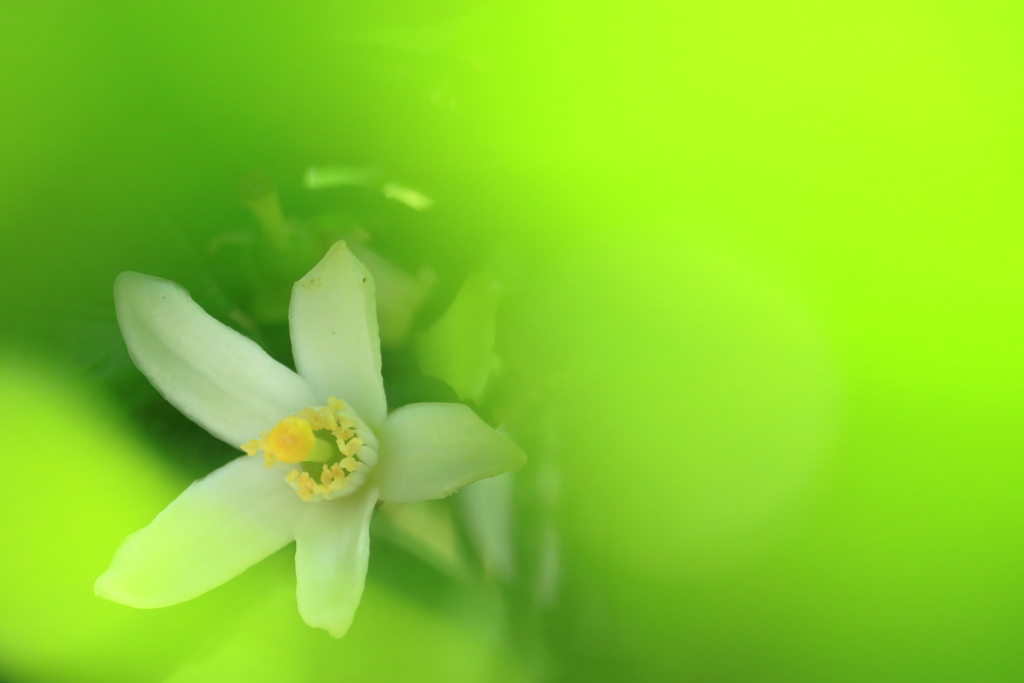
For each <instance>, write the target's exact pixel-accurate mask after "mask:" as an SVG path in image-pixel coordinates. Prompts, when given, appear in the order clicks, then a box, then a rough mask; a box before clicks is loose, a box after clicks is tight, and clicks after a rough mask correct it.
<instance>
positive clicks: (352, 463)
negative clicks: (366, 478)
mask: <svg viewBox="0 0 1024 683" xmlns="http://www.w3.org/2000/svg"><path fill="white" fill-rule="evenodd" d="M338 465H339V466H340V467H342V468H344V469H345V470H347V471H349V472H355V471H356V470H357V469H359V461H358V460H356V459H355V458H353V457H351V456H349V457H347V458H345V459H344V460H342V461H341V462H340V463H338Z"/></svg>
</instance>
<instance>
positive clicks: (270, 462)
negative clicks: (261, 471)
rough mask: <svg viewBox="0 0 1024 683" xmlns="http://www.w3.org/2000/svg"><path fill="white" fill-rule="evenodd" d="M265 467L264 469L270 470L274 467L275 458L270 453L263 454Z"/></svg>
mask: <svg viewBox="0 0 1024 683" xmlns="http://www.w3.org/2000/svg"><path fill="white" fill-rule="evenodd" d="M263 466H264V467H268V468H269V467H273V466H274V456H272V455H271V454H270V453H266V452H264V453H263Z"/></svg>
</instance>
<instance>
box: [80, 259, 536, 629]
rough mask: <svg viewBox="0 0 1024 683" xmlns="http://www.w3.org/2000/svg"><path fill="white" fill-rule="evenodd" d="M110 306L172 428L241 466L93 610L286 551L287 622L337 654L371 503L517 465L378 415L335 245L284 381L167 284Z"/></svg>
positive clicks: (150, 544) (488, 432)
mask: <svg viewBox="0 0 1024 683" xmlns="http://www.w3.org/2000/svg"><path fill="white" fill-rule="evenodd" d="M114 296H115V301H116V305H117V317H118V322H119V323H120V325H121V331H122V333H123V334H124V338H125V342H126V343H127V345H128V350H129V352H130V353H131V356H132V359H133V360H134V361H135V364H136V365H137V366H138V367H139V369H140V370H142V372H143V373H144V374H145V375H146V376H147V377H148V378H149V379H150V381H151V382H152V383H153V385H154V386H156V388H157V389H158V390H159V391H160V392H161V393H162V394H163V395H164V396H165V397H166V398H167V400H168V401H170V402H171V403H172V404H174V405H175V406H176V407H177V408H178V409H179V410H181V411H182V412H183V413H184V414H185V415H187V416H188V417H189V418H191V419H192V420H194V421H195V422H196V423H198V424H199V425H201V426H203V427H204V428H205V429H207V430H208V431H209V432H210V433H211V434H213V435H214V436H216V437H218V438H220V439H222V440H224V441H226V442H227V443H229V444H231V445H232V446H236V447H237V446H239V445H240V444H241V445H242V446H241V447H242V448H243V450H246V451H247V452H248V453H249V454H250V455H249V456H241V457H239V458H237V459H235V460H233V461H232V462H230V463H228V464H227V465H225V466H224V467H221V468H220V469H219V470H217V471H215V472H213V473H212V474H210V475H209V476H207V477H205V478H204V479H201V480H199V481H197V482H195V483H193V484H192V485H191V486H190V487H189V488H188V489H186V490H185V492H184V493H182V494H181V495H180V496H179V497H178V498H177V499H176V500H175V501H174V502H172V503H171V504H170V505H168V506H167V508H166V509H165V510H164V511H163V512H161V513H160V514H159V515H157V517H156V519H154V520H153V521H152V522H151V523H150V524H149V526H147V527H146V528H144V529H142V530H141V531H138V532H136V533H134V534H132V535H131V536H129V537H128V538H127V539H126V540H125V541H124V543H122V544H121V547H120V548H119V549H118V550H117V553H116V554H115V555H114V559H113V561H112V563H111V566H110V568H109V569H108V570H107V571H106V573H104V574H103V575H102V576H100V577H99V579H97V580H96V587H95V589H96V594H97V595H99V596H100V597H103V598H107V599H108V600H113V601H115V602H119V603H123V604H125V605H130V606H133V607H140V608H152V607H164V606H167V605H173V604H176V603H179V602H182V601H185V600H189V599H191V598H194V597H196V596H198V595H201V594H203V593H205V592H206V591H208V590H210V589H212V588H215V587H216V586H219V585H220V584H222V583H224V582H225V581H227V580H229V579H231V578H232V577H234V576H236V575H238V574H239V573H241V572H242V571H243V570H244V569H246V568H247V567H249V566H250V565H252V564H254V563H256V562H258V561H260V560H261V559H263V558H264V557H266V556H268V555H270V554H271V553H273V552H274V551H276V550H278V549H279V548H281V547H282V546H284V545H286V544H287V543H289V542H291V541H292V540H295V542H296V549H295V573H296V577H297V591H296V593H297V597H298V606H299V612H300V614H301V615H302V618H303V619H304V620H305V621H306V623H307V624H309V625H310V626H316V627H320V628H324V629H327V630H328V631H329V632H330V633H331V635H333V636H335V637H339V638H340V637H341V636H343V635H344V634H345V632H346V631H347V630H348V627H349V624H351V622H352V616H353V614H354V612H355V609H356V607H357V606H358V604H359V599H360V596H361V595H362V591H363V582H364V579H365V576H366V564H367V560H368V558H369V523H370V517H371V515H372V513H373V509H374V506H375V504H376V503H377V501H378V500H380V501H389V502H395V503H405V502H413V501H421V500H428V499H433V498H443V497H445V496H447V495H449V494H451V493H452V492H454V491H455V490H457V489H459V488H460V487H462V486H465V485H466V484H469V483H471V482H474V481H477V480H478V479H482V478H485V477H492V476H494V475H497V474H501V473H502V472H507V471H510V470H513V469H516V468H518V467H520V466H521V465H522V464H523V463H524V462H525V459H526V456H525V455H524V454H523V453H522V451H521V450H520V449H519V448H518V447H516V446H515V445H514V444H513V443H512V442H511V441H509V440H508V439H506V438H505V437H504V436H502V435H500V434H498V432H496V431H494V430H493V429H491V428H490V427H489V426H487V425H486V424H485V423H484V422H483V421H482V420H481V419H480V418H479V417H477V416H476V415H475V414H474V413H473V411H471V410H470V409H469V408H467V407H466V406H463V405H459V404H452V403H418V404H412V405H407V406H404V407H402V408H399V409H398V410H395V411H394V412H392V413H391V414H390V415H389V414H388V413H387V404H386V402H385V398H384V386H383V383H382V380H381V374H380V364H381V361H380V345H379V340H378V330H377V319H376V312H375V308H374V286H373V280H372V278H371V277H370V275H369V273H368V272H367V270H366V268H365V267H364V266H363V264H362V263H360V262H359V261H358V260H357V259H356V258H355V257H354V256H353V255H352V253H351V252H350V251H349V250H348V248H347V247H346V246H345V243H344V242H339V243H337V244H336V245H334V247H332V248H331V250H330V251H329V252H328V253H327V255H326V256H325V257H324V258H323V260H322V261H321V262H320V263H319V264H318V265H317V266H316V267H315V268H313V270H312V271H310V272H309V274H308V275H306V277H304V278H303V279H302V280H300V281H299V282H297V283H296V284H295V287H294V288H293V290H292V300H291V307H290V310H289V321H290V325H291V339H292V350H293V353H294V356H295V366H296V368H298V372H297V373H296V372H292V371H291V370H290V369H288V368H287V367H285V366H284V365H281V364H280V363H278V362H277V361H275V360H274V359H272V358H271V357H270V356H268V355H267V354H266V353H265V352H264V351H263V350H262V349H261V348H260V347H259V346H258V345H257V344H256V343H255V342H253V341H252V340H250V339H248V338H246V337H244V336H242V335H241V334H239V333H237V332H235V331H234V330H232V329H230V328H228V327H226V326H225V325H222V324H221V323H219V322H217V321H216V320H214V319H213V318H211V317H210V316H208V315H207V314H206V313H205V312H204V311H203V310H202V309H201V308H200V307H199V306H198V305H197V304H195V303H194V302H193V301H192V299H191V298H190V297H189V295H188V293H187V292H186V291H185V290H184V289H182V288H181V287H180V286H178V285H177V284H175V283H173V282H169V281H167V280H161V279H159V278H154V277H150V276H147V275H140V274H139V273H130V272H129V273H122V274H121V275H120V276H119V277H118V279H117V283H116V284H115V287H114ZM259 451H263V455H264V457H263V458H259V457H252V456H254V455H255V454H256V453H257V452H259Z"/></svg>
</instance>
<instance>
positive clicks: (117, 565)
mask: <svg viewBox="0 0 1024 683" xmlns="http://www.w3.org/2000/svg"><path fill="white" fill-rule="evenodd" d="M285 473H286V470H285V468H282V467H280V466H278V467H275V468H271V469H264V467H263V459H262V458H256V457H249V456H244V455H243V456H242V457H240V458H237V459H235V460H233V461H231V462H229V463H228V464H227V465H225V466H224V467H221V468H220V469H219V470H217V471H215V472H213V473H212V474H210V475H208V476H207V477H206V478H204V479H200V480H199V481H197V482H195V483H193V484H192V485H191V486H189V487H188V488H187V489H186V490H185V492H184V493H182V494H181V495H180V496H178V497H177V499H175V500H174V502H172V503H171V504H170V505H168V506H167V508H166V509H164V511H163V512H161V513H160V514H159V515H157V516H156V519H154V520H153V521H152V522H150V524H149V526H147V527H146V528H144V529H142V530H141V531H137V532H135V533H134V534H132V535H131V536H129V537H128V538H126V539H125V541H124V543H122V544H121V547H120V548H118V549H117V553H115V554H114V559H113V561H112V562H111V564H110V569H108V570H107V571H106V573H104V574H103V575H102V576H101V577H100V578H98V579H97V580H96V586H95V590H96V595H98V596H100V597H101V598H106V599H107V600H113V601H114V602H119V603H122V604H124V605H129V606H131V607H141V608H150V607H166V606H167V605H174V604H177V603H179V602H183V601H185V600H191V599H192V598H194V597H196V596H198V595H202V594H203V593H205V592H206V591H208V590H210V589H212V588H216V587H217V586H219V585H221V584H222V583H224V582H225V581H227V580H228V579H231V578H233V577H235V576H237V575H238V574H240V573H241V572H242V571H243V570H245V569H246V568H247V567H249V566H251V565H253V564H256V563H257V562H259V561H260V560H262V559H263V558H264V557H266V556H267V555H270V554H271V553H273V552H274V551H275V550H277V549H278V548H281V547H282V546H284V545H285V544H287V543H289V542H290V541H291V540H292V538H294V530H295V525H296V523H297V522H298V520H299V518H300V517H301V516H302V514H303V512H305V510H306V507H307V504H306V503H303V502H302V501H301V500H300V499H299V497H298V496H297V495H295V492H294V491H292V490H291V488H290V487H289V486H288V485H287V484H286V483H285V481H284V475H285Z"/></svg>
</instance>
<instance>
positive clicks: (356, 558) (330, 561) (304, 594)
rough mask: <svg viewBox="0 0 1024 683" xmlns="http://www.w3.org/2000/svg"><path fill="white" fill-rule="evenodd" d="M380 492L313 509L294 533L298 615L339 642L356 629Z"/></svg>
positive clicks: (371, 491)
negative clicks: (354, 625) (352, 627)
mask: <svg viewBox="0 0 1024 683" xmlns="http://www.w3.org/2000/svg"><path fill="white" fill-rule="evenodd" d="M376 502H377V489H375V488H373V487H366V489H364V490H363V491H360V492H359V493H358V494H356V495H353V496H350V497H348V498H342V499H340V500H333V501H328V502H323V503H311V504H310V505H309V506H308V507H309V510H308V511H307V512H306V514H305V515H304V516H303V518H302V520H301V521H300V522H299V524H298V526H297V527H296V530H295V577H296V580H297V586H296V591H295V592H296V597H297V598H298V602H299V614H301V615H302V618H303V620H305V622H306V623H307V624H309V625H310V626H315V627H317V628H323V629H327V631H328V632H329V633H330V634H331V635H332V636H334V637H335V638H341V637H342V636H343V635H345V633H346V632H347V631H348V627H349V625H350V624H351V623H352V616H353V615H354V614H355V612H356V607H358V606H359V599H360V598H361V597H362V595H363V583H364V581H365V580H366V564H367V562H368V561H369V559H370V518H371V517H372V516H373V506H374V505H375V504H376Z"/></svg>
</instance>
